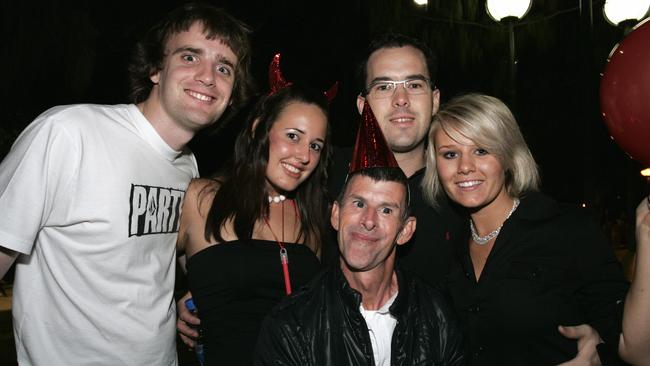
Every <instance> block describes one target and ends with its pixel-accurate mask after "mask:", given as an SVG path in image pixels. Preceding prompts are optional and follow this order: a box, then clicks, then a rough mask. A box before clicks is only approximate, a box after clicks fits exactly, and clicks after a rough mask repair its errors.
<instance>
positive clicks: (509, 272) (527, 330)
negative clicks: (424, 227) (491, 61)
mask: <svg viewBox="0 0 650 366" xmlns="http://www.w3.org/2000/svg"><path fill="white" fill-rule="evenodd" d="M565 149H566V150H567V152H568V154H567V155H568V156H569V153H570V152H571V147H570V146H568V147H565ZM539 184H540V178H539V172H538V169H537V165H536V163H535V160H534V159H533V157H532V154H531V153H530V150H529V149H528V146H527V145H526V142H525V141H524V139H523V136H522V134H521V132H520V130H519V127H518V125H517V123H516V121H515V119H514V117H513V115H512V113H511V112H510V110H509V109H508V108H507V107H506V106H505V104H503V103H502V102H501V101H500V100H498V99H496V98H493V97H490V96H486V95H480V94H469V95H463V96H460V97H457V98H455V99H453V100H451V101H450V102H449V103H448V104H447V105H446V106H444V107H443V108H442V109H441V110H440V111H439V112H438V113H437V114H436V116H435V117H434V121H433V124H432V126H431V130H430V132H429V150H428V152H427V170H426V174H425V178H424V180H423V188H424V189H423V191H424V193H425V195H426V198H427V200H428V201H429V202H430V203H432V204H433V205H436V202H437V201H438V200H439V199H440V198H441V197H444V195H447V196H448V197H449V198H450V199H451V200H452V201H453V202H455V203H456V204H458V205H460V206H462V207H463V208H464V209H465V212H466V214H467V216H466V220H467V230H466V232H465V233H464V235H461V236H460V237H457V238H455V239H456V248H455V249H456V252H457V255H456V258H457V261H456V263H454V264H452V270H451V271H450V273H449V276H448V282H447V287H448V289H449V291H450V294H451V297H452V299H453V302H454V306H455V307H456V309H457V311H458V313H459V315H460V317H461V321H462V323H463V326H464V329H465V334H466V337H467V338H466V339H467V347H468V349H467V357H466V359H467V361H468V363H469V364H470V365H496V364H502V365H537V364H539V365H554V364H559V363H561V362H566V361H569V360H572V359H574V358H575V357H576V356H577V353H578V344H577V343H578V342H576V341H575V340H574V339H570V338H567V337H565V336H564V335H563V334H561V333H560V332H559V331H558V330H559V329H558V327H560V329H561V326H563V325H578V324H589V325H590V326H591V327H593V328H594V329H596V330H597V331H598V333H599V334H600V337H601V338H602V339H603V340H605V345H607V346H611V347H610V351H612V352H613V353H614V354H615V353H616V346H617V344H618V335H619V332H620V320H621V318H620V313H621V311H620V310H621V305H622V302H623V301H622V300H623V299H624V297H625V294H626V291H627V288H628V283H627V281H626V280H625V278H624V276H623V273H622V271H621V268H620V265H619V264H618V262H617V261H616V258H615V257H614V255H613V252H612V250H611V248H610V246H609V244H608V243H607V242H606V240H605V238H604V236H603V235H602V234H601V233H600V231H599V228H598V226H597V225H596V223H595V222H594V221H593V220H591V218H590V217H589V215H588V214H587V213H586V211H584V210H582V209H579V208H573V207H568V206H563V205H560V204H558V203H556V202H555V201H554V200H552V199H551V198H549V197H547V196H545V195H543V194H541V193H538V192H537V191H538V187H539ZM587 328H588V327H587ZM600 348H603V351H605V350H607V349H606V348H604V347H599V351H600ZM594 356H595V355H594ZM601 358H603V357H602V355H601Z"/></svg>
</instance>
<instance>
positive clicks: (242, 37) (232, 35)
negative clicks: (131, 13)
mask: <svg viewBox="0 0 650 366" xmlns="http://www.w3.org/2000/svg"><path fill="white" fill-rule="evenodd" d="M195 23H200V24H202V25H203V30H204V32H205V36H206V38H207V39H210V40H213V39H217V38H218V39H220V40H221V41H223V43H224V44H225V45H227V46H228V47H230V49H231V50H232V52H233V53H234V54H235V55H236V56H237V67H236V68H235V84H234V86H233V93H232V106H233V107H234V108H237V107H239V106H241V104H243V103H244V101H245V100H246V99H247V97H248V94H249V93H250V89H251V85H252V81H251V75H250V54H251V46H250V42H249V40H248V35H249V33H250V29H249V28H248V26H247V25H246V24H244V23H243V22H241V21H239V20H237V19H235V18H234V17H233V16H231V15H230V14H228V13H227V12H226V11H224V10H223V9H220V8H216V7H214V6H211V5H208V4H202V3H188V4H185V5H183V6H180V7H178V8H176V9H175V10H173V11H171V12H170V13H169V14H168V15H167V16H166V17H164V18H163V19H161V20H160V21H159V22H158V23H156V24H155V25H154V26H153V27H151V28H150V29H149V31H147V33H146V34H145V35H144V37H143V38H142V39H141V40H140V42H138V44H137V45H136V49H135V52H134V55H133V59H132V60H131V64H130V65H129V78H130V81H131V99H132V101H133V102H134V103H140V102H142V101H144V100H145V99H147V98H148V97H149V94H150V93H151V89H152V88H153V83H152V82H151V79H150V77H151V75H153V74H155V73H156V72H158V71H160V70H162V68H163V63H164V61H165V57H166V56H167V55H166V54H165V51H166V50H165V48H166V46H167V42H168V41H169V39H170V38H171V37H172V36H173V35H175V34H178V33H181V32H184V31H187V30H189V29H190V28H191V27H192V25H194V24H195Z"/></svg>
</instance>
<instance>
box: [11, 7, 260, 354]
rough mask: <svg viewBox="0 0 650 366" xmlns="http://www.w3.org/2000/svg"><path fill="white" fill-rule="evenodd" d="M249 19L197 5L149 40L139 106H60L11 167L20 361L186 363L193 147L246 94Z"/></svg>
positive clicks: (139, 74)
mask: <svg viewBox="0 0 650 366" xmlns="http://www.w3.org/2000/svg"><path fill="white" fill-rule="evenodd" d="M248 33H249V31H248V29H247V27H246V26H245V25H244V24H242V23H241V22H239V21H238V20H236V19H234V18H233V17H231V16H230V15H228V14H227V13H225V12H224V11H222V10H220V9H216V8H213V7H211V6H208V5H198V4H187V5H184V6H182V7H180V8H178V9H176V10H174V11H173V12H171V13H170V14H169V15H168V16H167V17H166V19H163V20H162V21H161V22H160V23H158V24H157V25H156V26H154V27H153V28H152V29H151V30H150V31H149V32H148V33H147V35H146V37H145V38H144V40H143V42H141V43H140V44H139V48H138V49H137V51H136V54H135V58H134V61H133V64H132V65H131V68H130V72H131V81H132V84H133V99H134V102H135V104H128V105H126V104H125V105H113V106H104V105H74V106H59V107H55V108H52V109H50V110H48V111H46V112H45V113H43V114H42V115H41V116H39V117H38V118H37V119H36V120H35V121H34V122H32V123H31V124H30V125H29V126H28V127H27V128H26V129H25V131H24V132H23V133H22V134H21V135H20V136H19V137H18V139H17V140H16V142H15V143H14V146H13V147H12V150H11V151H10V152H9V154H8V155H7V157H6V158H5V159H4V161H3V162H2V164H1V165H0V208H1V209H0V277H2V276H4V274H5V273H6V271H7V270H8V269H9V267H10V266H11V264H12V263H13V262H14V261H16V276H15V282H14V298H13V301H14V302H13V322H14V335H15V339H16V347H17V355H18V362H19V363H20V364H21V365H80V364H92V365H175V364H176V363H177V360H176V348H175V330H174V324H175V309H174V299H173V287H174V278H175V273H174V271H175V243H176V236H177V231H178V219H179V216H180V208H181V202H182V199H183V196H184V194H185V189H186V187H187V184H188V183H189V181H190V179H192V178H194V177H197V176H198V168H197V165H196V160H195V158H194V156H193V154H192V153H191V152H190V151H189V150H188V149H187V148H186V147H185V146H186V144H187V143H188V142H189V141H190V139H192V137H193V136H194V134H195V133H196V132H197V131H199V130H201V129H202V128H205V127H207V126H209V125H211V124H213V123H215V122H216V121H217V120H218V119H219V118H220V117H221V116H222V114H223V113H224V111H225V110H226V109H227V108H228V107H229V106H235V107H236V106H237V105H239V104H240V103H241V102H242V100H243V99H244V97H245V95H246V93H247V89H248V86H249V85H250V82H249V70H248V65H249V59H248V58H249V54H250V45H249V43H248Z"/></svg>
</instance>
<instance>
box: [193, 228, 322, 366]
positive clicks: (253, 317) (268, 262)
mask: <svg viewBox="0 0 650 366" xmlns="http://www.w3.org/2000/svg"><path fill="white" fill-rule="evenodd" d="M285 248H286V249H287V254H288V256H289V273H290V275H291V287H292V289H293V291H296V290H297V289H298V288H299V287H300V286H302V285H304V284H305V283H307V282H308V281H309V280H310V279H311V278H313V277H314V276H315V275H316V274H317V273H318V272H319V271H320V269H321V265H320V262H319V261H318V258H317V257H316V255H314V253H313V252H312V251H311V250H310V249H309V248H308V247H306V246H305V245H302V244H292V243H286V244H285ZM187 277H188V282H189V288H190V291H191V292H192V297H193V298H194V303H195V304H196V307H197V309H198V311H199V316H200V318H201V327H202V329H203V344H204V352H205V362H206V365H252V364H253V350H254V348H255V342H256V341H257V334H258V332H259V327H260V325H261V322H262V320H263V319H264V316H265V315H266V314H267V313H268V312H269V311H270V310H271V309H272V308H273V306H275V305H276V304H277V303H278V302H279V301H280V299H282V297H284V296H285V289H284V276H283V273H282V265H281V264H280V247H279V245H278V243H276V242H274V241H267V240H255V239H252V240H235V241H230V242H225V243H221V244H217V245H213V246H210V247H208V248H205V249H203V250H201V251H200V252H198V253H196V254H194V255H193V256H192V257H190V258H189V259H188V261H187Z"/></svg>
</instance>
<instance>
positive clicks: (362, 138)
mask: <svg viewBox="0 0 650 366" xmlns="http://www.w3.org/2000/svg"><path fill="white" fill-rule="evenodd" d="M366 168H399V165H397V161H396V160H395V156H394V155H393V152H392V151H391V150H390V148H389V147H388V144H387V143H386V139H385V138H384V134H383V133H381V129H380V128H379V124H378V123H377V119H376V118H375V115H374V114H373V113H372V109H371V108H370V105H369V104H368V101H366V102H365V104H364V105H363V113H362V116H361V123H359V131H357V141H356V142H355V144H354V151H353V152H352V160H351V161H350V170H349V174H352V173H354V172H356V171H357V170H361V169H366Z"/></svg>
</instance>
